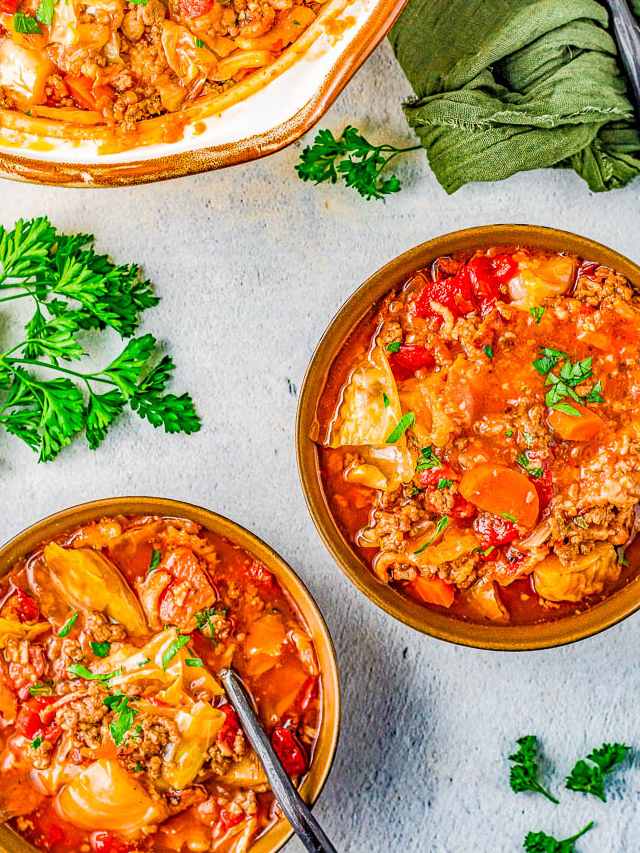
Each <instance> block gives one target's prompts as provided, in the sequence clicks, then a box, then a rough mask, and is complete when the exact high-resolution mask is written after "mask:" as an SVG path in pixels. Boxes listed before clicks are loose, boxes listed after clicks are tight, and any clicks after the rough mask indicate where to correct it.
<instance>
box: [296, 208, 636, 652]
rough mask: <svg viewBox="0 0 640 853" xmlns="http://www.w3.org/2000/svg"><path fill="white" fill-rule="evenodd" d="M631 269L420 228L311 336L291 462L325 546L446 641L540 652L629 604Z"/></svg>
mask: <svg viewBox="0 0 640 853" xmlns="http://www.w3.org/2000/svg"><path fill="white" fill-rule="evenodd" d="M639 284H640V269H639V268H638V266H637V265H636V264H634V263H632V262H631V261H630V260H628V259H627V258H625V257H623V256H622V255H620V254H618V253H616V252H614V251H612V250H611V249H608V248H606V247H605V246H602V245H600V244H598V243H594V242H593V241H590V240H587V239H585V238H582V237H579V236H577V235H574V234H568V233H566V232H561V231H557V230H552V229H547V228H541V227H537V226H526V225H492V226H485V227H480V228H471V229H468V230H465V231H459V232H456V233H454V234H448V235H445V236H443V237H438V238H437V239H435V240H430V241H429V242H427V243H424V244H422V245H420V246H417V247H416V248H415V249H412V250H411V251H409V252H406V253H405V254H403V255H401V256H400V257H399V258H397V259H395V260H394V261H392V262H391V263H390V264H388V265H387V266H385V267H383V268H382V269H381V270H379V271H378V272H377V273H375V274H374V275H373V276H372V277H371V278H370V279H369V280H368V281H367V282H365V283H364V284H363V285H362V286H361V287H360V288H359V289H358V290H357V291H356V292H355V293H354V294H353V296H351V298H350V299H349V300H348V301H347V302H346V303H345V305H344V306H343V307H342V308H341V309H340V311H339V312H338V314H337V315H336V317H335V318H334V319H333V321H332V322H331V324H330V326H329V328H328V329H327V331H326V332H325V334H324V336H323V338H322V340H321V341H320V343H319V345H318V347H317V349H316V351H315V353H314V355H313V358H312V361H311V364H310V366H309V369H308V372H307V375H306V378H305V381H304V384H303V388H302V391H301V396H300V404H299V410H298V424H297V445H298V462H299V470H300V475H301V480H302V485H303V489H304V493H305V496H306V499H307V503H308V506H309V509H310V512H311V515H312V518H313V520H314V522H315V524H316V527H317V529H318V531H319V533H320V535H321V536H322V538H323V540H324V542H325V544H326V545H327V547H328V548H329V550H330V552H331V553H332V555H333V556H334V558H335V559H336V562H337V563H338V565H339V566H340V567H341V568H342V569H343V571H344V572H345V573H346V574H347V576H348V577H349V578H350V579H351V580H352V581H353V582H354V583H355V584H356V586H358V587H359V588H360V589H361V590H362V591H363V592H364V593H365V594H366V595H367V596H368V597H369V598H370V599H372V600H373V601H374V602H375V603H376V604H378V605H379V606H380V607H382V608H383V609H384V610H386V611H387V612H388V613H390V614H391V615H393V616H394V617H395V618H398V619H400V620H402V621H403V622H406V623H407V624H409V625H411V626H412V627H414V628H417V629H418V630H420V631H423V632H425V633H427V634H431V635H432V636H435V637H438V638H440V639H445V640H449V641H452V642H457V643H462V644H465V645H471V646H478V647H482V648H493V649H534V648H545V647H549V646H555V645H560V644H562V643H566V642H571V641H574V640H578V639H581V638H583V637H586V636H589V635H590V634H593V633H595V632H597V631H600V630H602V629H604V628H606V627H608V626H610V625H612V624H614V623H615V622H617V621H619V620H620V619H623V618H624V617H626V616H628V615H629V614H630V613H632V612H634V611H635V610H636V609H637V608H638V606H639V605H640V588H639V587H638V581H637V566H638V553H637V542H636V533H637V529H638V526H639V524H640V522H639V514H638V511H637V505H638V501H639V500H640V476H639V475H638V474H637V464H636V458H637V453H638V451H639V450H640V419H639V417H638V411H639V405H640V367H639V358H640V347H639V341H640V335H639V332H640V296H639V295H638V290H637V287H638V285H639Z"/></svg>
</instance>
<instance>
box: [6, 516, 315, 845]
mask: <svg viewBox="0 0 640 853" xmlns="http://www.w3.org/2000/svg"><path fill="white" fill-rule="evenodd" d="M2 583H3V587H2V597H1V606H0V649H1V650H2V651H0V724H1V729H0V737H1V749H2V752H1V754H0V767H1V769H2V780H3V784H2V787H1V789H0V816H1V817H2V819H3V820H9V821H10V825H11V826H12V827H13V828H14V829H16V830H17V831H18V832H19V833H20V834H21V835H22V836H24V837H25V838H26V839H27V840H28V841H30V842H31V843H32V844H34V845H35V846H36V847H37V848H40V849H43V850H47V851H53V853H67V851H71V850H73V851H76V853H77V851H83V853H84V851H86V853H90V851H96V853H126V851H149V853H151V851H158V852H159V853H162V851H180V850H192V851H216V853H244V851H247V850H248V849H249V848H250V846H251V844H252V842H253V841H254V839H255V838H256V837H257V836H259V835H260V834H261V833H262V832H263V831H264V830H265V829H266V828H268V827H269V826H270V825H271V824H272V823H273V822H274V821H275V820H276V819H277V818H278V817H280V813H279V811H278V809H277V807H276V804H275V801H274V798H273V795H272V794H271V792H270V790H269V786H268V784H267V782H266V779H265V777H264V774H263V771H262V768H261V766H260V764H259V762H258V760H257V758H256V756H255V754H254V753H253V751H252V749H251V748H250V746H249V744H248V742H247V740H246V739H245V736H244V734H243V732H242V729H241V727H240V725H239V724H238V719H237V717H236V715H235V712H234V710H233V708H232V707H231V706H230V705H229V703H228V702H227V700H226V698H225V694H224V691H223V689H222V687H221V686H220V683H219V681H218V678H217V675H218V673H219V671H220V670H221V669H223V668H225V667H228V666H230V665H233V666H234V668H235V669H236V670H237V671H238V672H239V674H240V675H241V677H242V678H243V680H244V681H245V683H246V685H247V687H248V688H249V690H250V691H251V693H252V694H253V696H254V698H255V700H256V703H257V708H258V712H259V715H260V718H261V722H262V724H263V726H264V727H265V729H266V731H267V732H268V733H269V735H270V737H271V740H272V743H273V745H274V747H275V749H276V752H277V753H278V754H279V756H280V758H281V759H282V761H283V764H284V766H285V768H286V769H287V771H288V772H289V774H290V775H291V777H292V778H293V779H294V780H296V781H298V780H299V779H301V777H303V776H304V775H305V774H306V772H307V769H308V766H309V763H310V760H311V757H312V754H313V748H314V743H315V740H316V735H317V730H318V726H319V722H320V711H319V690H320V684H319V673H318V666H317V659H316V653H315V649H314V645H313V642H312V640H311V638H310V636H309V634H308V632H307V630H306V629H305V626H304V625H303V624H302V622H301V618H300V616H299V615H298V614H297V612H296V610H295V608H294V605H293V603H292V602H291V600H290V599H289V597H288V594H287V593H286V592H285V591H284V590H283V589H282V587H281V586H280V585H279V583H278V581H277V580H276V578H275V577H274V576H273V574H272V573H271V572H270V571H268V570H267V569H266V568H265V566H264V565H262V563H260V562H259V561H257V560H256V559H255V558H253V557H252V556H250V555H249V554H248V553H246V552H245V551H244V550H242V549H241V548H239V547H238V546H237V545H234V543H233V542H230V541H228V540H226V539H223V538H221V537H219V536H216V535H214V534H212V533H210V532H208V531H206V530H203V529H202V528H201V527H200V526H199V525H197V524H195V523H193V522H190V521H186V520H183V519H176V518H162V517H159V516H117V517H110V518H103V519H101V520H100V521H98V522H91V523H89V524H85V525H83V526H81V527H78V528H76V529H74V530H72V531H70V532H68V533H65V534H64V535H61V536H58V537H57V538H55V539H54V540H52V541H48V542H45V543H43V544H42V545H41V546H40V547H38V548H37V549H36V550H35V551H33V552H32V553H31V554H30V555H29V556H28V557H27V558H26V559H25V560H22V561H20V562H19V563H18V564H17V565H16V566H15V567H14V568H13V569H12V570H11V571H10V573H9V574H8V575H6V576H5V577H4V578H3V580H2Z"/></svg>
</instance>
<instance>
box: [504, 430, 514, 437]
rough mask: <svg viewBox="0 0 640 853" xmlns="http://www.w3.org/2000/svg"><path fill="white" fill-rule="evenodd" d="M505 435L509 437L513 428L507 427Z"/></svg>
mask: <svg viewBox="0 0 640 853" xmlns="http://www.w3.org/2000/svg"><path fill="white" fill-rule="evenodd" d="M505 435H506V436H507V438H511V436H512V435H513V430H512V429H508V430H507V431H506V433H505Z"/></svg>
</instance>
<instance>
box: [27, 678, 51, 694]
mask: <svg viewBox="0 0 640 853" xmlns="http://www.w3.org/2000/svg"><path fill="white" fill-rule="evenodd" d="M29 693H30V694H31V695H32V696H55V693H56V692H55V690H54V689H53V684H43V682H42V681H36V682H35V683H34V684H32V685H31V687H30V688H29Z"/></svg>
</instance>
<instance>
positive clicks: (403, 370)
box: [389, 344, 436, 382]
mask: <svg viewBox="0 0 640 853" xmlns="http://www.w3.org/2000/svg"><path fill="white" fill-rule="evenodd" d="M435 363H436V362H435V359H434V357H433V355H432V354H431V353H430V352H429V350H428V349H427V348H426V347H423V346H419V345H418V344H402V345H401V346H400V349H399V350H398V352H391V353H389V364H390V366H391V370H392V372H393V375H394V377H395V379H396V382H402V380H403V379H408V378H409V377H410V376H413V374H414V373H415V372H416V370H420V368H421V367H433V365H434V364H435Z"/></svg>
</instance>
